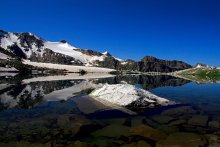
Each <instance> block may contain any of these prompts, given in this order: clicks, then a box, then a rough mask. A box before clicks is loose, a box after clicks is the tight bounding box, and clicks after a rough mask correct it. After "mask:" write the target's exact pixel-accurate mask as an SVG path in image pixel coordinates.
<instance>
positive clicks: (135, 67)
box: [98, 56, 192, 72]
mask: <svg viewBox="0 0 220 147" xmlns="http://www.w3.org/2000/svg"><path fill="white" fill-rule="evenodd" d="M98 65H99V66H101V67H106V68H114V69H117V70H129V71H140V72H173V71H178V70H183V69H188V68H191V67H192V66H191V65H189V64H187V63H185V62H182V61H177V60H173V61H169V60H161V59H157V58H155V57H151V56H146V57H144V58H143V59H142V60H141V61H138V62H135V61H133V60H126V61H123V62H121V61H118V60H116V59H115V58H113V57H108V58H105V60H104V61H101V62H98Z"/></svg>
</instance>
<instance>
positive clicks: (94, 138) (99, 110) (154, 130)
mask: <svg viewBox="0 0 220 147" xmlns="http://www.w3.org/2000/svg"><path fill="white" fill-rule="evenodd" d="M85 77H86V78H85ZM105 83H108V84H119V83H128V84H132V85H135V86H137V87H139V88H143V89H145V90H148V91H150V92H152V93H153V94H155V95H157V96H160V97H163V98H166V99H169V100H172V101H175V102H176V104H175V105H170V106H163V107H158V108H139V107H123V108H122V107H120V106H114V107H110V106H107V105H104V104H103V103H101V102H99V101H97V100H95V99H94V98H92V97H90V96H88V93H89V92H91V91H92V89H93V88H94V87H95V86H96V85H99V84H105ZM0 146H1V147H2V146H10V147H14V146H15V147H16V146H19V147H21V146H25V147H26V146H27V147H30V146H36V147H39V146H45V147H47V146H48V147H50V146H61V147H62V146H72V147H87V146H88V147H99V146H100V147H117V146H123V147H133V146H138V147H150V146H156V147H170V146H183V147H191V146H192V147H196V146H201V147H203V146H210V147H217V146H220V83H217V82H212V83H197V82H196V81H194V82H192V81H190V80H185V79H181V78H177V77H172V76H167V75H157V76H150V75H124V76H113V75H108V76H106V77H105V76H101V77H99V76H92V75H91V76H90V75H84V76H80V75H77V74H74V75H69V76H68V75H61V76H60V75H57V76H36V75H19V74H15V73H0Z"/></svg>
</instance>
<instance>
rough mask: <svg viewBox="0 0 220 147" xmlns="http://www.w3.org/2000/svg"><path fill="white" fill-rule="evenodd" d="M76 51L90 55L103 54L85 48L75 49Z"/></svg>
mask: <svg viewBox="0 0 220 147" xmlns="http://www.w3.org/2000/svg"><path fill="white" fill-rule="evenodd" d="M74 50H76V51H79V52H81V53H83V54H86V55H89V56H102V54H101V53H100V52H96V51H93V50H84V49H74Z"/></svg>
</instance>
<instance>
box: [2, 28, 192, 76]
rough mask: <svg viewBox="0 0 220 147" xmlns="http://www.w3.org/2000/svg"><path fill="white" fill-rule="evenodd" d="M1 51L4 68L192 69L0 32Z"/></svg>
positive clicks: (154, 70)
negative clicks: (33, 65) (39, 65)
mask: <svg viewBox="0 0 220 147" xmlns="http://www.w3.org/2000/svg"><path fill="white" fill-rule="evenodd" d="M0 47H1V48H0V53H1V54H0V61H1V67H4V66H5V63H6V61H4V60H7V62H9V61H10V60H11V59H13V61H14V60H17V61H21V60H22V59H28V60H30V61H33V62H43V63H56V64H63V65H79V66H97V67H105V68H111V69H116V70H128V71H139V72H173V71H178V70H183V69H188V68H191V67H192V66H191V65H189V64H187V63H184V62H182V61H176V60H173V61H169V60H160V59H157V58H155V57H151V56H146V57H144V58H143V59H141V61H137V62H136V61H133V60H130V59H128V60H122V59H119V58H116V57H114V56H112V55H111V54H109V53H108V52H104V53H100V52H97V51H93V50H85V49H79V48H76V47H74V46H71V45H70V44H69V43H68V42H67V41H65V40H62V41H60V42H50V41H46V40H44V39H42V38H40V37H37V36H36V35H34V34H32V33H11V32H6V31H3V30H0ZM20 63H21V62H20ZM7 64H8V63H7Z"/></svg>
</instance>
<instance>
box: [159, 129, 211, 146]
mask: <svg viewBox="0 0 220 147" xmlns="http://www.w3.org/2000/svg"><path fill="white" fill-rule="evenodd" d="M207 144H208V142H207V140H206V139H205V138H204V137H202V136H200V135H197V134H194V133H185V132H178V133H173V134H171V135H169V136H168V137H167V138H166V139H164V140H160V141H158V142H157V144H156V147H171V146H172V147H174V146H175V147H199V146H205V145H207Z"/></svg>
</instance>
